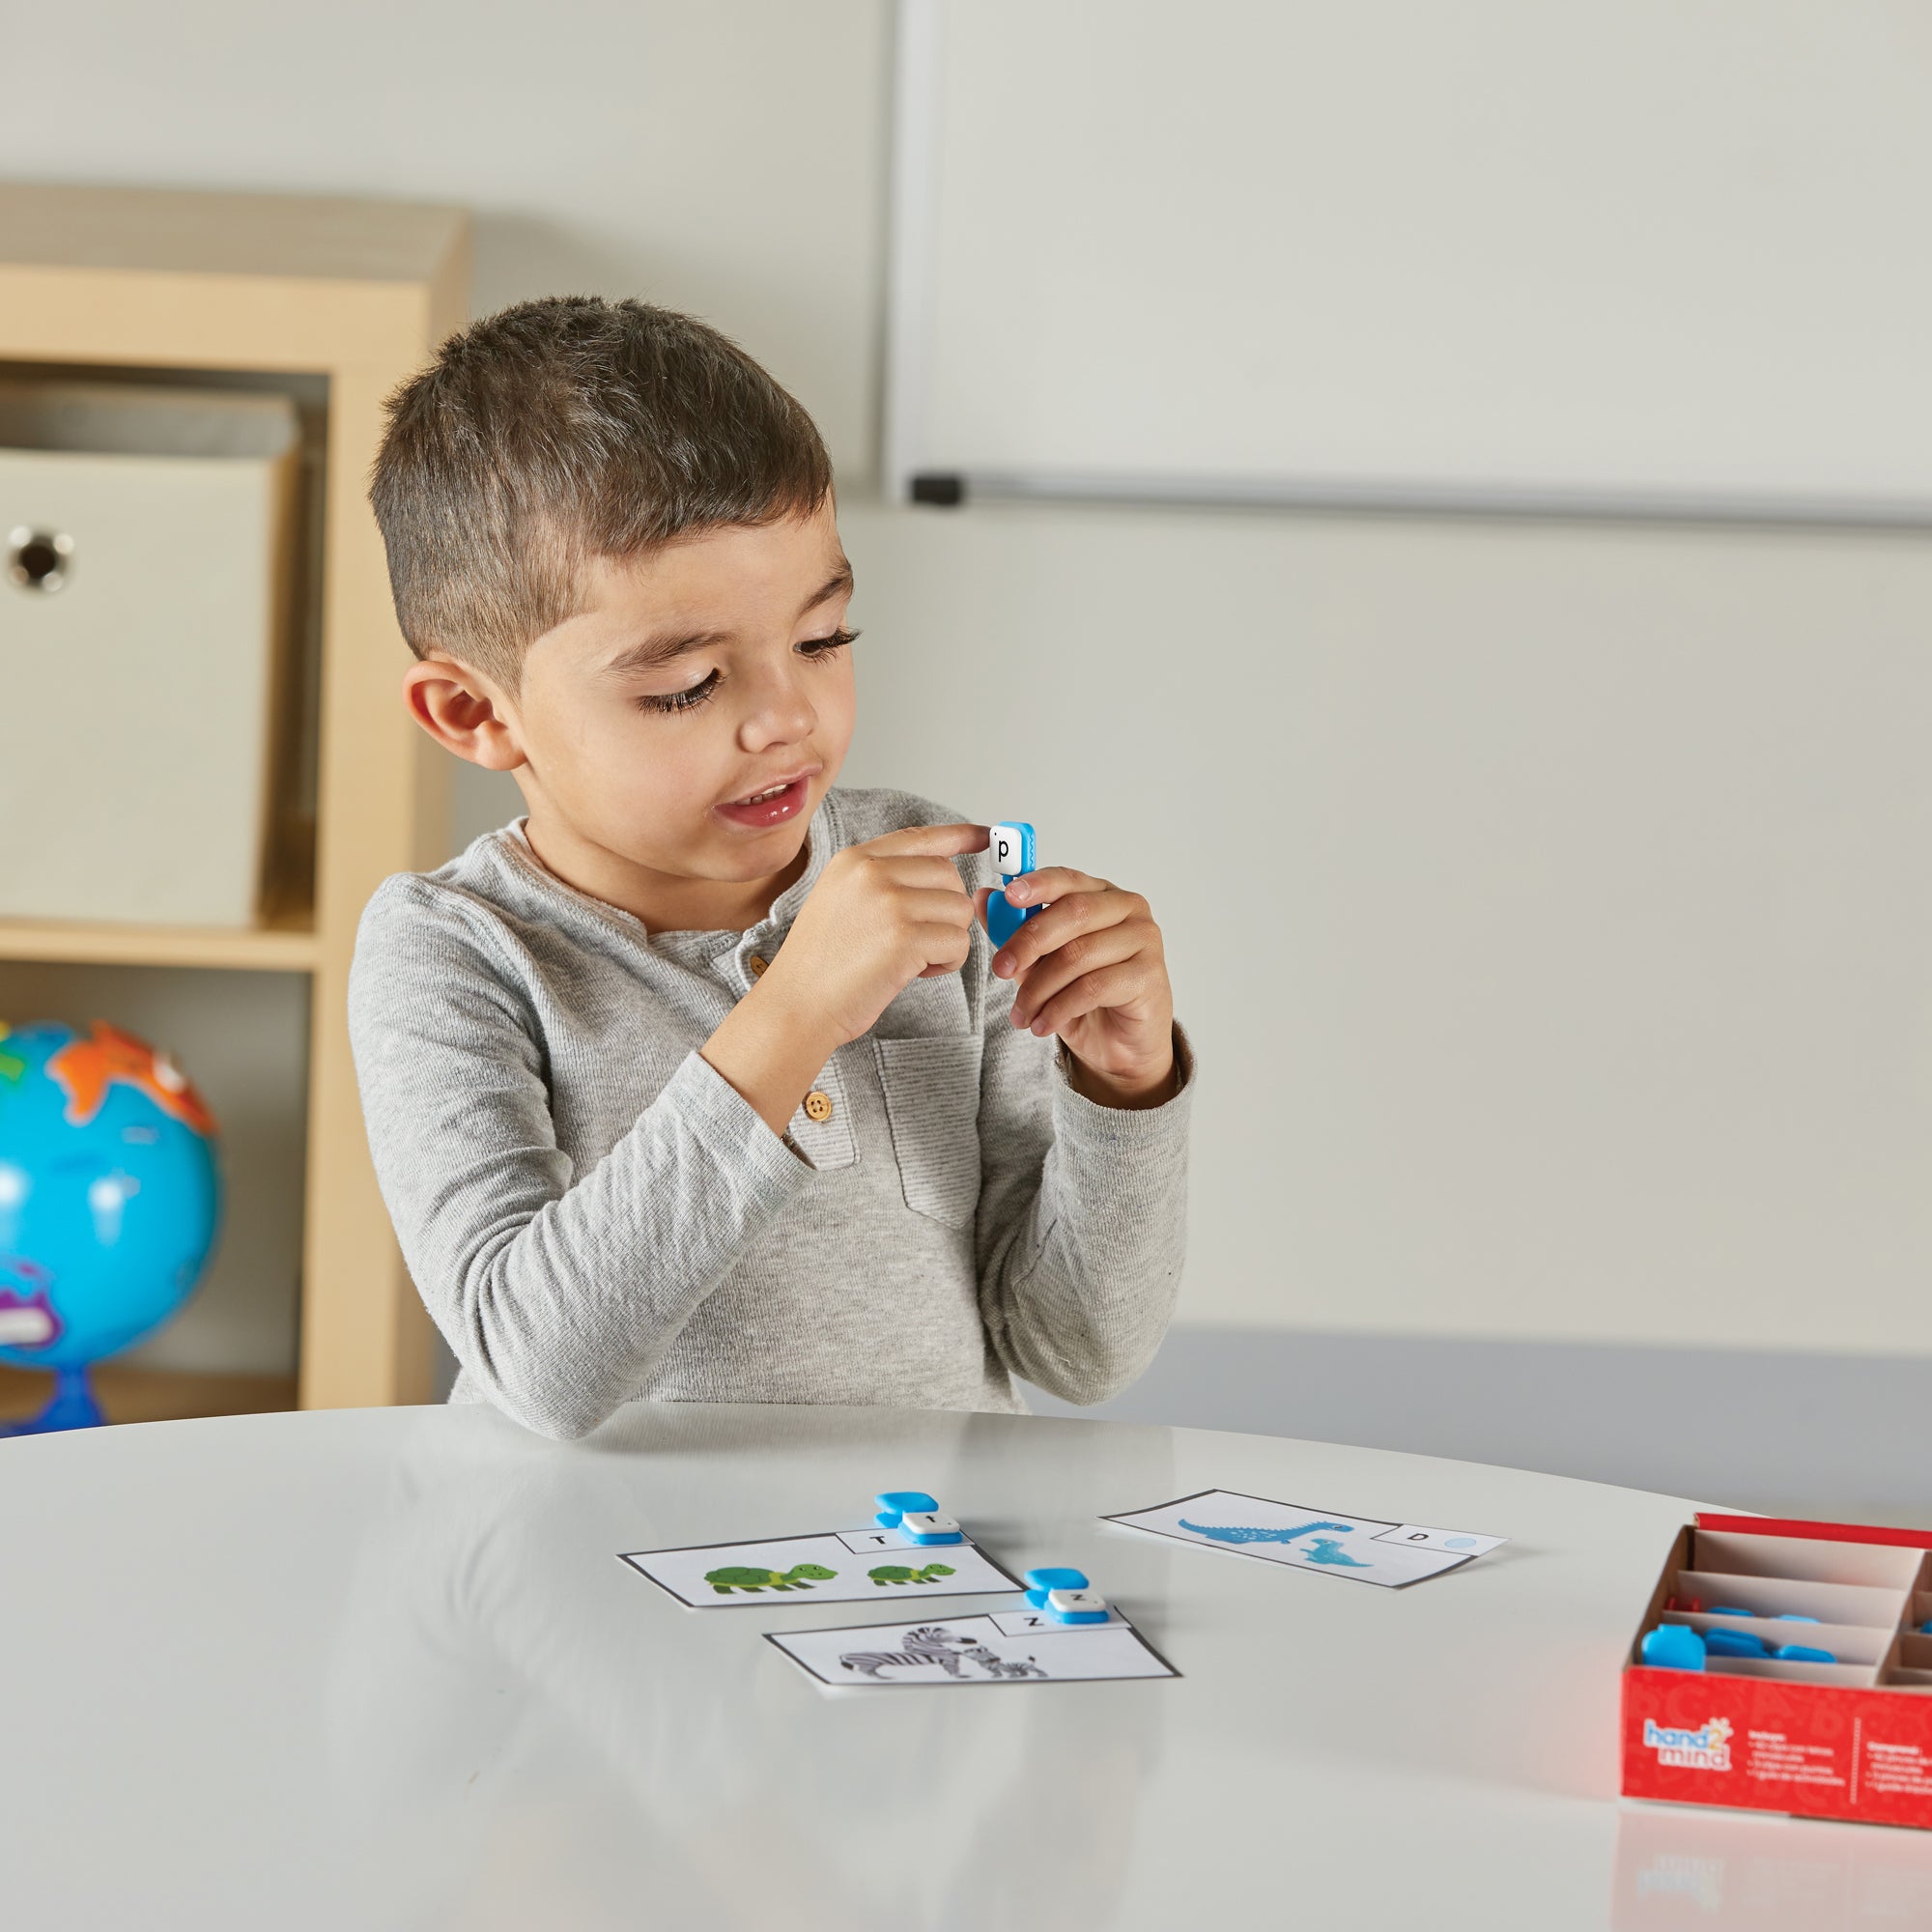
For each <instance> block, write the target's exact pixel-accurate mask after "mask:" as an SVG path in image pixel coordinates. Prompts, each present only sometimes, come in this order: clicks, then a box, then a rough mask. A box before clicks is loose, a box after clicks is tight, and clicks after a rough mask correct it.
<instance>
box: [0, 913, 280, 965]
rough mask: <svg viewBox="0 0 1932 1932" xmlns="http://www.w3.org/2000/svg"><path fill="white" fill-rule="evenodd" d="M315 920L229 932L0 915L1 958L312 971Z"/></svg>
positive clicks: (75, 963) (72, 962)
mask: <svg viewBox="0 0 1932 1932" xmlns="http://www.w3.org/2000/svg"><path fill="white" fill-rule="evenodd" d="M317 957H318V953H317V949H316V936H315V927H314V924H313V923H311V922H307V921H304V922H303V923H299V924H297V923H288V924H276V925H265V926H258V927H256V928H255V929H254V930H252V931H247V932H230V931H225V930H220V929H217V928H215V927H212V926H194V925H113V924H107V923H101V924H99V925H95V924H89V923H83V922H74V923H44V922H41V921H37V920H18V919H8V920H0V960H5V959H53V960H58V961H60V962H62V963H63V964H66V965H73V966H213V967H225V968H227V969H228V970H229V971H231V972H243V973H312V972H314V970H315V963H316V959H317Z"/></svg>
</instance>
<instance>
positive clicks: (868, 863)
mask: <svg viewBox="0 0 1932 1932" xmlns="http://www.w3.org/2000/svg"><path fill="white" fill-rule="evenodd" d="M986 838H987V831H986V828H985V826H983V825H914V826H909V827H907V828H906V830H904V831H903V832H888V833H887V834H886V835H885V836H884V837H883V838H868V839H867V840H866V842H865V843H864V844H863V845H847V846H846V847H845V848H844V849H843V850H842V851H839V852H835V853H834V854H833V855H832V857H831V859H830V860H828V861H827V862H826V867H825V870H824V871H823V872H821V873H820V874H819V876H818V883H817V884H816V885H815V886H813V887H812V889H811V891H810V893H809V894H808V895H807V896H806V901H805V904H804V905H803V906H801V907H800V908H799V914H798V917H797V918H796V919H795V920H794V921H793V922H792V927H791V931H790V933H789V934H788V935H787V937H786V939H785V943H784V945H783V947H782V948H781V950H780V952H779V956H778V957H777V958H776V959H775V960H773V961H772V966H771V971H770V972H768V973H767V974H766V975H765V977H764V979H763V980H760V982H759V984H758V991H759V992H760V993H765V992H766V991H767V990H768V989H769V991H770V992H771V993H772V994H774V995H777V994H780V993H781V991H782V992H783V993H784V994H786V995H794V994H795V996H796V997H798V998H799V999H800V1000H802V1001H803V1002H804V1003H805V1004H806V1005H807V1006H808V1007H809V1008H810V1010H811V1011H812V1012H814V1013H818V1014H822V1015H823V1016H824V1018H825V1020H826V1021H827V1022H828V1023H829V1024H830V1025H831V1027H832V1028H833V1029H834V1030H835V1031H836V1032H837V1034H838V1037H837V1038H836V1039H835V1040H834V1041H833V1042H832V1045H833V1047H840V1046H843V1045H844V1044H845V1042H846V1041H847V1040H851V1039H857V1038H858V1037H859V1036H860V1035H861V1034H863V1033H867V1032H868V1031H869V1030H870V1028H871V1025H872V1022H873V1021H874V1020H876V1019H877V1018H878V1017H879V1015H880V1014H881V1013H882V1012H884V1011H885V1009H887V1008H888V1007H889V1006H891V1005H892V1003H893V1002H894V1001H895V999H897V998H898V996H899V995H900V994H901V993H902V992H904V991H905V989H906V988H907V987H908V986H909V985H911V984H912V982H913V981H914V980H929V979H932V978H934V977H935V976H936V975H938V974H942V973H956V972H958V970H959V969H960V967H962V966H963V965H965V963H966V952H967V949H968V948H969V947H970V946H971V944H972V940H973V921H974V911H973V900H972V897H971V895H969V894H968V892H967V890H966V886H965V882H964V881H963V880H962V879H961V878H960V876H959V868H958V867H956V866H955V865H953V863H952V861H953V860H954V859H955V858H962V857H964V856H965V855H966V854H967V853H969V852H983V851H984V850H985V849H986ZM829 1050H830V1049H828V1051H829ZM821 1064H822V1063H821Z"/></svg>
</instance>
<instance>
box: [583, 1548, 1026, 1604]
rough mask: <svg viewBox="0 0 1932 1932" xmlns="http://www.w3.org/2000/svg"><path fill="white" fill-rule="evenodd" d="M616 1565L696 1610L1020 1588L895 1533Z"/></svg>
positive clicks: (651, 1557)
mask: <svg viewBox="0 0 1932 1932" xmlns="http://www.w3.org/2000/svg"><path fill="white" fill-rule="evenodd" d="M619 1560H620V1561H622V1562H625V1563H628V1564H629V1565H630V1566H631V1568H632V1569H634V1570H636V1571H637V1572H638V1573H639V1575H640V1576H644V1577H649V1578H650V1579H651V1581H652V1582H653V1583H655V1584H657V1586H658V1587H659V1588H660V1589H662V1590H665V1591H668V1593H669V1594H670V1595H671V1596H673V1597H675V1598H676V1599H677V1601H678V1602H679V1603H680V1604H682V1605H685V1607H686V1608H687V1609H693V1610H709V1609H717V1608H722V1607H725V1606H726V1605H734V1604H810V1603H813V1602H817V1603H852V1602H856V1601H858V1600H860V1599H864V1600H866V1601H867V1602H884V1601H886V1600H888V1599H891V1600H894V1601H896V1600H898V1599H901V1598H903V1599H905V1600H907V1601H910V1600H912V1599H914V1598H925V1597H974V1596H981V1595H986V1594H988V1593H990V1592H992V1591H995V1590H997V1591H1000V1592H1002V1593H1005V1592H1008V1591H1011V1590H1017V1589H1019V1588H1020V1587H1021V1586H1020V1582H1019V1579H1018V1577H1009V1576H1008V1575H1007V1573H1006V1572H1005V1571H1004V1570H1002V1569H1001V1568H1000V1566H999V1565H998V1564H997V1563H995V1562H994V1561H993V1560H992V1559H991V1558H990V1557H989V1556H987V1555H985V1554H984V1553H983V1552H982V1551H981V1550H980V1549H979V1548H977V1547H976V1546H975V1545H973V1544H971V1543H947V1544H941V1545H938V1546H937V1547H934V1548H923V1547H922V1546H920V1545H917V1544H913V1543H910V1542H908V1541H907V1540H906V1539H905V1538H904V1537H902V1536H900V1535H899V1533H898V1532H897V1531H896V1530H880V1529H863V1530H860V1529H854V1530H828V1531H826V1532H825V1533H824V1534H823V1535H819V1536H783V1537H777V1538H774V1539H771V1540H768V1541H766V1542H763V1543H709V1544H703V1545H700V1546H698V1547H697V1548H693V1549H636V1550H631V1551H628V1552H626V1553H625V1554H624V1555H623V1556H622V1557H621V1558H620V1559H619ZM913 1614H915V1615H917V1612H914V1613H913Z"/></svg>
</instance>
